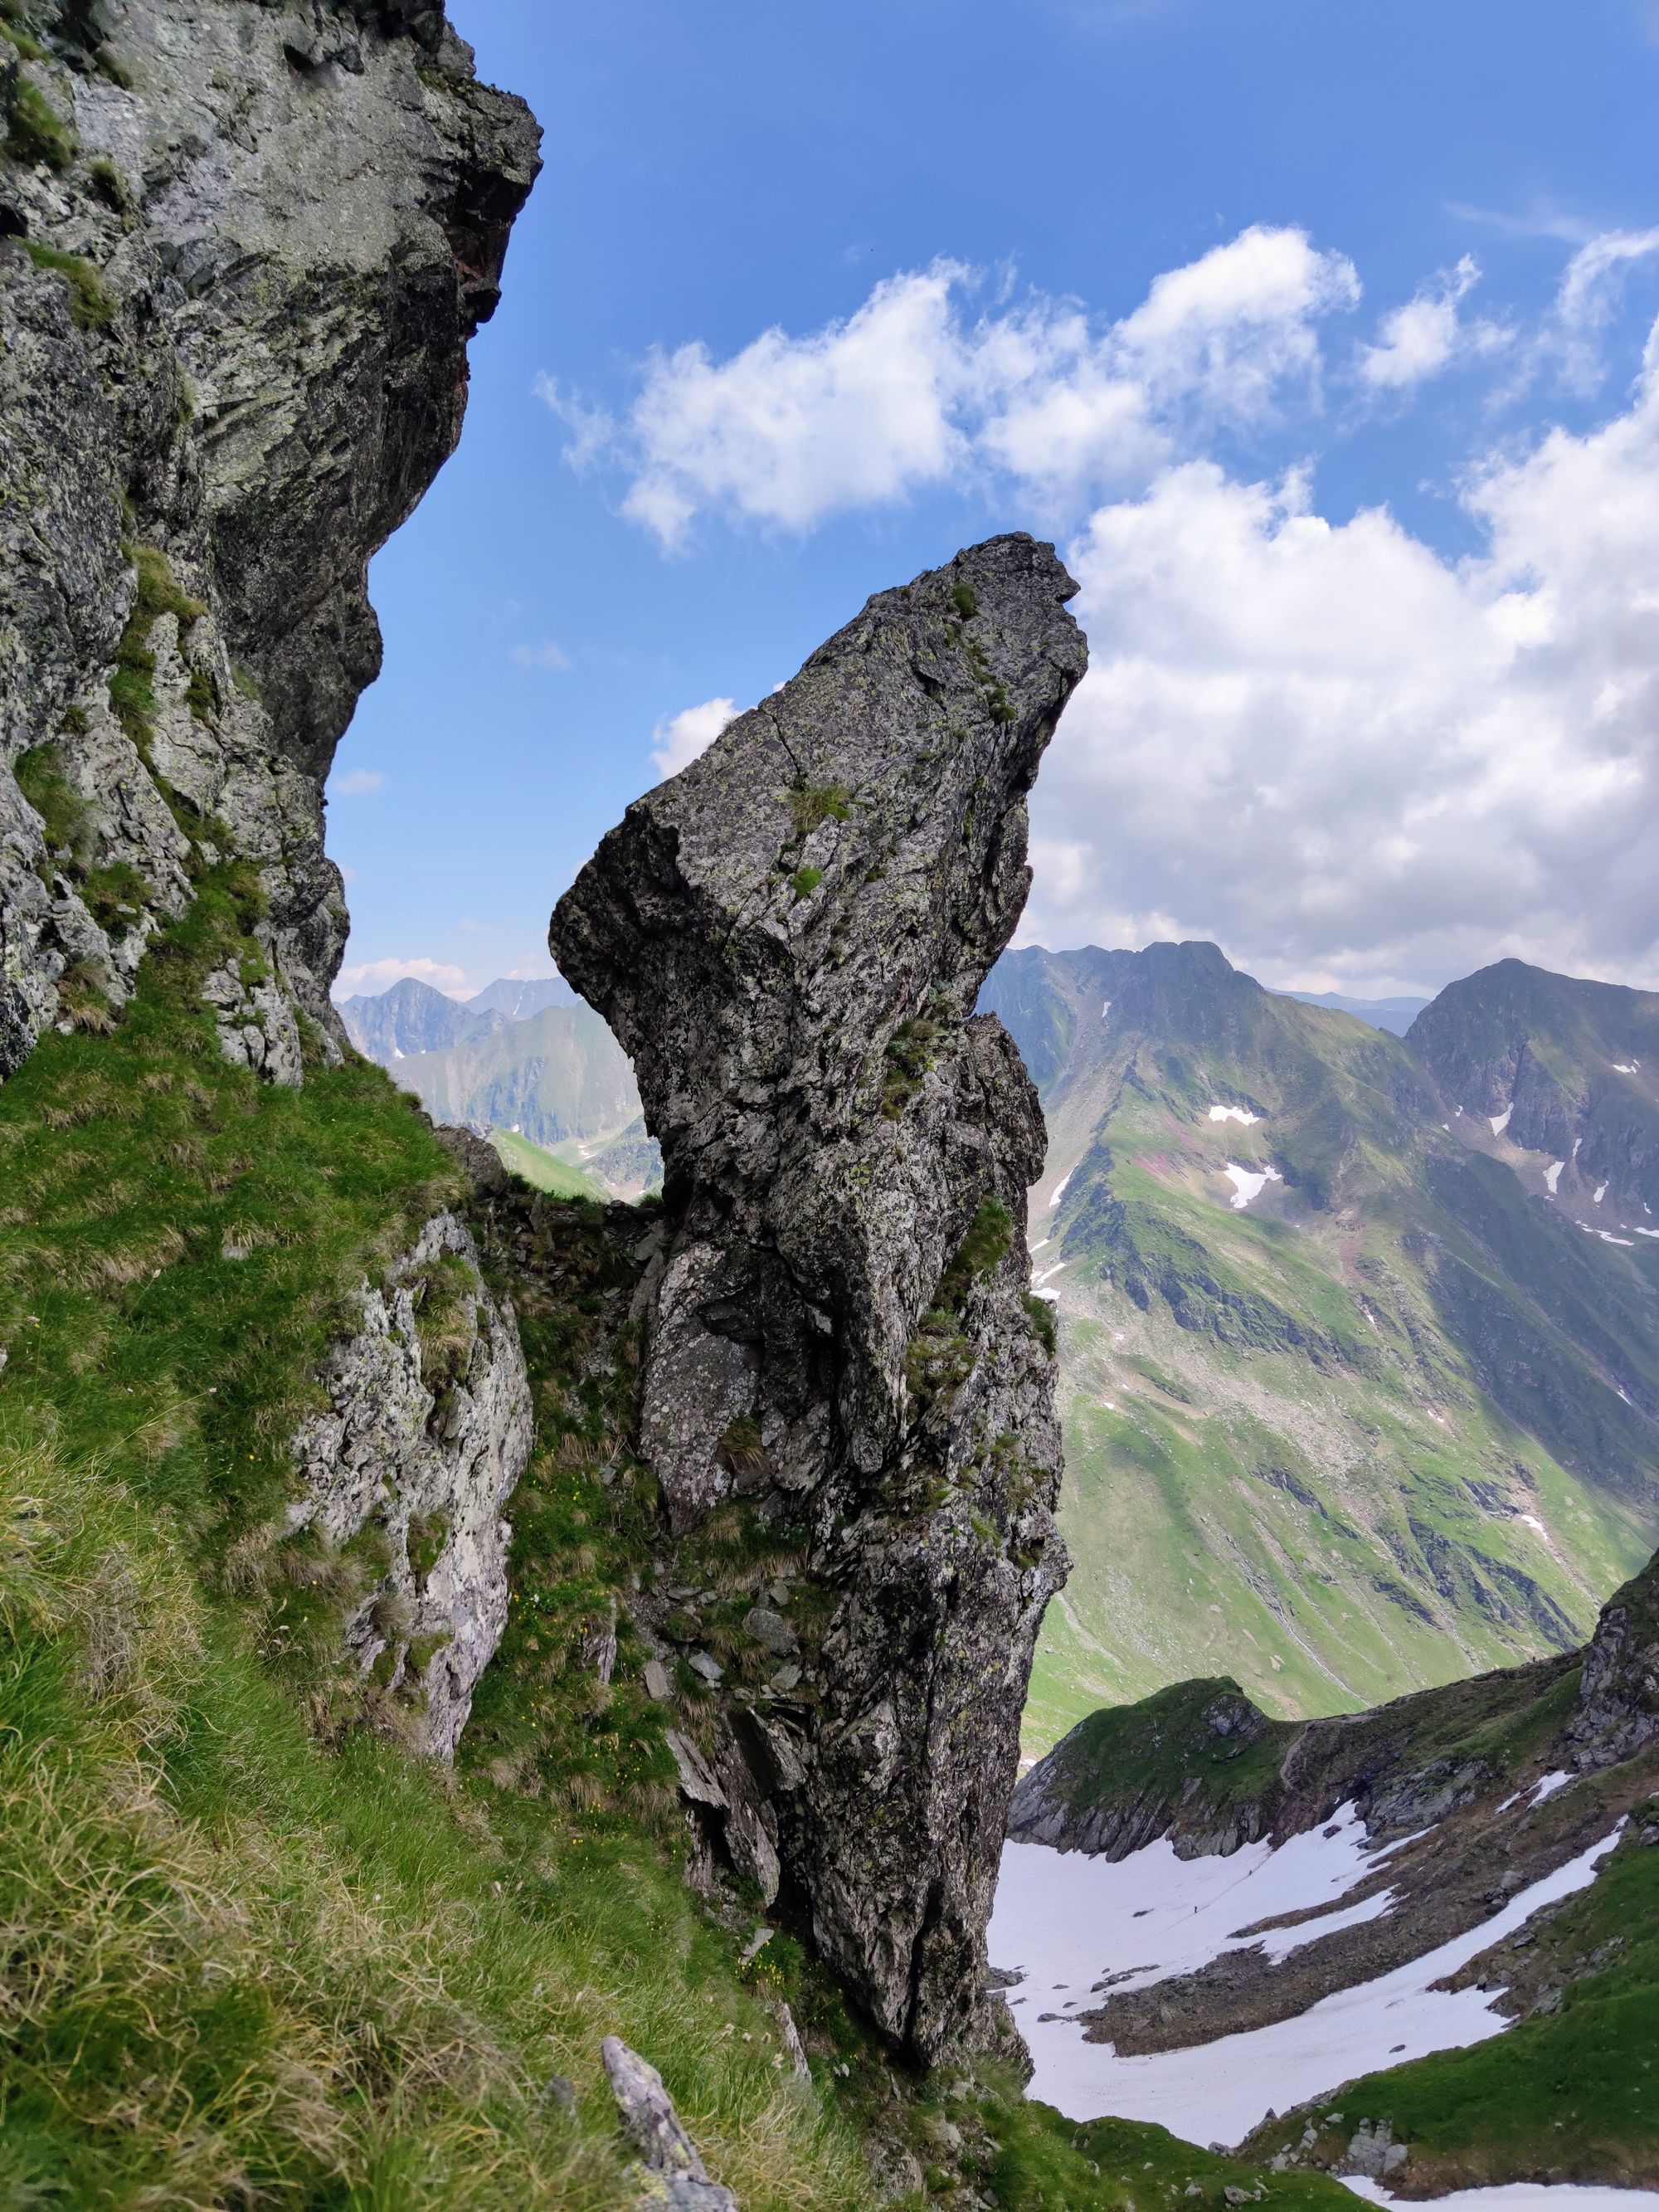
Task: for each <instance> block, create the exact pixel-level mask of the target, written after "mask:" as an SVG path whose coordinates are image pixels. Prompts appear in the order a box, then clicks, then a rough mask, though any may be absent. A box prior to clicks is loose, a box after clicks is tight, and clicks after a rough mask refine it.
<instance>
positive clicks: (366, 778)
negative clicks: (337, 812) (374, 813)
mask: <svg viewBox="0 0 1659 2212" xmlns="http://www.w3.org/2000/svg"><path fill="white" fill-rule="evenodd" d="M385 789H386V777H385V775H383V774H382V773H381V771H380V769H378V768H352V769H347V770H346V772H345V774H344V775H337V776H336V777H335V778H334V780H333V781H332V782H331V784H330V785H329V787H328V795H329V797H330V798H331V799H367V798H368V797H369V796H370V794H371V793H374V792H376V791H384V790H385Z"/></svg>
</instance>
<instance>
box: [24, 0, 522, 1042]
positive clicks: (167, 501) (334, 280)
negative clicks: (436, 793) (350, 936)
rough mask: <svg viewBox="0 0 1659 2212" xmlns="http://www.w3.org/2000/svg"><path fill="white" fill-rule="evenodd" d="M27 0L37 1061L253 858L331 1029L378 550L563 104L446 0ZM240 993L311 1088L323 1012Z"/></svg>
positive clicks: (28, 495) (300, 990)
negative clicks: (343, 861)
mask: <svg viewBox="0 0 1659 2212" xmlns="http://www.w3.org/2000/svg"><path fill="white" fill-rule="evenodd" d="M8 13H9V15H10V16H11V17H12V19H13V21H14V27H15V28H16V30H17V31H18V33H19V41H18V45H17V46H13V45H6V46H4V47H3V48H0V107H3V111H4V112H3V116H0V122H3V124H4V125H5V127H6V131H7V135H6V137H5V138H4V142H3V145H0V232H3V233H4V235H0V504H3V520H0V1076H3V1075H4V1074H6V1073H8V1072H9V1070H10V1069H11V1068H13V1067H15V1066H16V1065H17V1064H18V1062H19V1061H20V1060H21V1059H22V1058H23V1056H24V1055H25V1054H27V1051H28V1049H29V1048H30V1046H31V1045H32V1043H33V1041H34V1039H35V1037H36V1036H39V1035H40V1031H41V1030H42V1029H43V1028H45V1027H46V1026H47V1025H48V1024H52V1023H62V1022H68V1021H73V1020H76V1019H77V1018H88V1013H89V1012H90V1014H91V1017H92V1018H103V1016H102V1012H101V1010H102V1009H106V1008H107V1007H108V1006H112V1005H119V1004H120V1003H121V1002H122V1000H124V999H125V997H126V996H127V994H128V993H129V992H130V990H131V985H132V981H133V977H134V975H135V972H136V970H137V965H138V962H139V959H140V957H141V955H142V953H143V948H144V945H145V944H146V941H147V940H148V939H149V935H150V934H151V933H153V931H154V929H155V927H156V925H157V923H158V921H161V920H163V919H165V918H166V917H167V916H169V915H177V914H178V913H179V912H180V911H181V910H182V909H183V908H184V907H185V905H186V904H187V902H188V901H189V900H190V898H191V895H192V885H193V883H194V881H195V879H196V878H197V876H198V875H199V873H200V871H201V869H202V867H203V866H210V865H211V864H212V863H213V862H214V861H215V860H217V859H222V858H225V857H229V856H237V857H240V858H242V859H245V860H249V861H251V862H252V863H253V864H254V865H255V866H257V867H258V870H259V872H260V874H261V877H262V878H263V882H264V890H265V893H266V895H267V897H268V901H269V915H268V919H267V920H266V921H265V922H264V923H263V924H262V925H261V930H260V934H261V938H262V951H263V953H264V956H265V959H264V964H265V967H266V968H267V969H268V970H269V971H270V975H272V976H273V977H274V978H275V979H276V984H277V985H279V986H280V987H282V988H283V994H284V996H285V997H286V998H287V999H288V1000H290V1001H291V1002H292V1003H293V1004H295V1005H297V1006H299V1007H300V1008H301V1010H302V1011H303V1012H307V1013H308V1014H309V1015H310V1016H311V1017H312V1018H313V1019H314V1020H315V1021H316V1022H317V1023H319V1024H320V1025H321V1026H322V1027H323V1028H324V1029H325V1030H329V1029H330V1028H331V1024H332V1022H333V1017H332V1016H331V1012H330V1010H329V1006H328V1000H327V991H328V985H329V983H330V981H331V979H332V977H333V975H334V973H335V971H336V969H337V967H338V964H339V960H340V955H341V951H342V949H343V945H344V941H345V934H346V927H347V922H346V914H345V907H344V902H343V896H342V892H341V884H340V878H339V874H338V872H337V869H336V868H335V867H334V866H333V864H332V863H331V861H329V860H326V859H325V857H324V853H323V835H322V833H323V806H322V786H323V780H324V778H325V776H326V775H327V772H328V769H329V764H330V762H331V758H332V757H333V753H334V749H335V745H336V744H337V741H338V739H339V737H340V735H341V732H343V729H344V728H345V726H346V724H347V722H348V721H349V719H350V716H351V714H352V711H353V709H354V708H355V706H356V701H357V697H358V695H359V693H360V692H361V691H362V689H363V687H364V685H365V684H368V682H369V681H370V680H371V679H372V678H373V677H374V675H375V673H376V672H377V671H378V668H379V665H380V635H379V630H378V628H377V626H376V623H375V621H374V615H373V613H372V611H371V610H370V608H369V605H368V597H367V592H366V574H367V564H368V558H369V556H370V555H371V554H372V553H373V552H374V550H375V549H376V548H377V547H378V546H380V544H383V543H384V541H385V540H386V538H387V537H388V536H389V535H390V534H391V532H392V531H393V530H395V529H396V528H397V527H398V525H399V524H400V523H401V522H402V521H403V520H404V519H405V518H406V516H407V515H408V514H409V513H410V511H411V509H412V508H413V507H414V506H415V505H416V501H418V500H419V498H420V497H421V495H422V493H423V492H424V491H425V489H426V488H427V486H428V484H429V483H430V482H431V480H432V478H433V476H434V475H435V472H436V471H437V469H438V468H439V466H440V465H441V463H442V462H443V461H444V459H446V458H447V455H448V454H449V453H450V451H451V449H452V448H453V446H454V443H455V441H456V438H457V436H458V435H459V429H460V424H461V417H462V414H463V411H464V408H465V397H466V375H467V371H466V342H467V340H468V339H469V338H470V337H471V335H472V333H473V331H475V330H476V329H477V325H479V323H480V322H482V321H483V319H486V318H487V317H488V316H489V313H491V312H492V310H493V308H494V307H495V301H496V298H497V289H496V286H497V279H498V277H499V275H500V271H501V260H502V256H503V253H504V252H505V249H506V245H507V233H508V230H509V228H510V227H511V224H512V222H513V217H514V216H515V215H516V213H517V211H518V210H519V208H520V205H521V204H522V203H523V201H524V198H525V195H526V192H527V191H528V190H529V188H530V185H531V182H532V179H533V177H534V175H535V173H536V169H537V167H538V155H537V143H538V134H537V131H536V126H535V125H534V122H533V121H532V118H531V116H530V114H529V112H528V111H527V110H526V108H525V107H524V106H523V104H522V103H521V102H520V101H519V100H513V99H511V98H509V97H508V96H507V95H506V94H501V93H497V92H494V91H491V90H489V88H486V87H483V86H481V85H479V84H478V83H477V82H476V81H475V79H474V77H473V74H472V66H471V52H470V51H469V49H467V48H466V47H465V46H463V45H462V43H461V41H460V40H459V39H457V38H456V37H455V35H454V33H453V32H452V31H450V30H449V29H448V27H447V25H446V24H445V21H444V18H443V12H442V9H441V7H435V6H431V5H424V4H422V5H410V4H405V3H404V0H396V4H393V0H386V4H376V0H355V3H354V4H352V5H349V6H338V5H331V4H328V0H318V4H306V5H303V6H301V4H299V0H264V4H261V3H260V0H17V4H15V5H14V6H12V7H10V8H9V10H8ZM25 33H27V35H25ZM25 57H27V58H25ZM36 57H38V58H36ZM220 998H221V1000H224V1001H225V1003H222V1004H216V1012H218V1014H219V1017H220V1022H221V1029H222V1035H223V1036H224V1040H225V1047H226V1050H227V1052H228V1054H229V1055H230V1056H232V1057H234V1058H240V1059H241V1060H243V1061H244V1062H251V1064H252V1065H254V1066H258V1068H259V1069H260V1070H261V1072H262V1073H265V1074H267V1075H269V1076H270V1077H271V1079H274V1080H288V1079H291V1078H292V1076H293V1073H294V1072H295V1067H296V1066H297V1053H296V1051H295V1045H294V1039H293V1037H292V1035H291V1034H290V1032H291V1030H292V1021H291V1018H289V1017H286V1016H285V1015H284V1013H283V1010H282V1009H281V1008H279V1007H276V1006H267V1005H257V1004H253V1003H252V1002H251V1001H250V1002H249V1003H247V1004H244V1003H241V1002H240V998H239V995H238V988H237V979H236V978H234V977H232V978H229V979H228V980H227V981H224V987H223V989H222V992H221V994H220Z"/></svg>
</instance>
